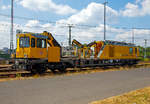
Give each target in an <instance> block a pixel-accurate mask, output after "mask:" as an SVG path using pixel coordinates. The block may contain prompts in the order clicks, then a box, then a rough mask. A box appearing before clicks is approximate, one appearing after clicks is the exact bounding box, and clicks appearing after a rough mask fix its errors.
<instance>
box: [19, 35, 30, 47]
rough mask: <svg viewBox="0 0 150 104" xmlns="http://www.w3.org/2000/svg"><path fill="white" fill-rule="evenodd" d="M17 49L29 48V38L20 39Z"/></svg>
mask: <svg viewBox="0 0 150 104" xmlns="http://www.w3.org/2000/svg"><path fill="white" fill-rule="evenodd" d="M19 47H20V48H24V47H30V38H29V37H20V39H19Z"/></svg>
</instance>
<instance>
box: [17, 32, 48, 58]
mask: <svg viewBox="0 0 150 104" xmlns="http://www.w3.org/2000/svg"><path fill="white" fill-rule="evenodd" d="M47 38H48V37H47V36H46V35H44V34H43V33H41V34H40V33H29V32H24V33H18V34H17V48H16V58H30V59H35V58H38V59H39V58H47Z"/></svg>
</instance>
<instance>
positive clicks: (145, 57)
mask: <svg viewBox="0 0 150 104" xmlns="http://www.w3.org/2000/svg"><path fill="white" fill-rule="evenodd" d="M144 41H145V54H144V58H146V57H147V55H146V47H147V39H144Z"/></svg>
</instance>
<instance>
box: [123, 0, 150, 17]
mask: <svg viewBox="0 0 150 104" xmlns="http://www.w3.org/2000/svg"><path fill="white" fill-rule="evenodd" d="M120 14H121V15H123V16H127V17H136V16H145V15H150V0H136V3H135V4H133V3H128V4H127V5H126V6H125V9H124V10H121V11H120Z"/></svg>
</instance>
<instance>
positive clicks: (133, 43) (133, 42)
mask: <svg viewBox="0 0 150 104" xmlns="http://www.w3.org/2000/svg"><path fill="white" fill-rule="evenodd" d="M132 43H133V44H134V28H132Z"/></svg>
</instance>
